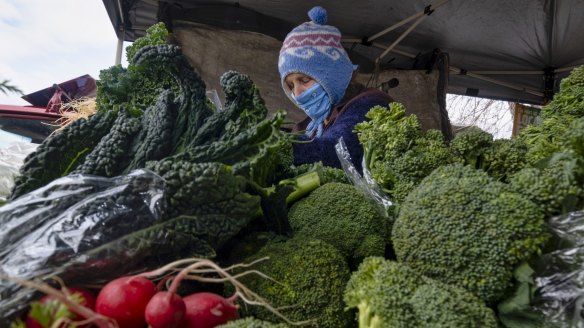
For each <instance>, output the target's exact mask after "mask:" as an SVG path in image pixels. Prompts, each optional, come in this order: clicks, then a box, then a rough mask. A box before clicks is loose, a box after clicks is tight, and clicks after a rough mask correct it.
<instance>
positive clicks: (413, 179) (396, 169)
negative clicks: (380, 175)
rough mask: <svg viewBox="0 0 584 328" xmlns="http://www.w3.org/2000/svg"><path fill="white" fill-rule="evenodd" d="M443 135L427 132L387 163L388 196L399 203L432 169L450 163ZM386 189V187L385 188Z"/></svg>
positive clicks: (434, 131)
mask: <svg viewBox="0 0 584 328" xmlns="http://www.w3.org/2000/svg"><path fill="white" fill-rule="evenodd" d="M452 159H453V157H452V152H451V151H450V150H449V149H448V146H447V144H446V140H445V138H444V135H443V134H442V132H441V131H439V130H434V129H432V130H428V131H426V132H424V133H423V134H421V135H420V136H419V137H418V138H416V139H415V140H414V141H413V143H412V145H411V148H410V149H408V150H407V151H405V152H404V153H403V154H401V155H400V156H399V157H396V158H395V160H394V161H393V162H391V163H387V165H386V171H387V172H391V174H390V176H392V177H393V181H392V183H391V187H390V189H389V190H388V194H389V195H390V196H391V197H392V200H394V201H396V202H398V203H401V202H403V200H404V199H405V197H406V196H407V195H408V193H409V192H410V191H412V189H413V188H414V187H415V186H416V185H417V184H418V183H419V182H420V181H421V180H422V179H423V178H424V177H426V176H427V175H428V174H430V173H431V172H432V171H434V169H436V168H438V167H440V166H442V165H446V164H449V163H451V162H452ZM386 187H387V186H386Z"/></svg>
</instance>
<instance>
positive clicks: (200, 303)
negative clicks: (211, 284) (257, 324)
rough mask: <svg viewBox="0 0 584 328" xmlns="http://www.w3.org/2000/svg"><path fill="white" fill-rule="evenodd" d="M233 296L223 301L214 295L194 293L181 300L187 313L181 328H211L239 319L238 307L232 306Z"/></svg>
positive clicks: (220, 297)
mask: <svg viewBox="0 0 584 328" xmlns="http://www.w3.org/2000/svg"><path fill="white" fill-rule="evenodd" d="M235 297H236V296H235V295H234V296H232V297H230V298H228V299H225V298H223V297H222V296H220V295H217V294H214V293H206V292H202V293H196V294H192V295H189V296H187V297H185V298H184V299H183V300H184V302H185V304H186V307H187V312H186V313H185V317H184V319H183V322H182V325H181V327H182V328H213V327H216V326H219V325H222V324H225V323H226V322H228V321H230V320H235V319H239V313H238V312H237V310H238V306H237V305H235V304H233V302H234V301H235Z"/></svg>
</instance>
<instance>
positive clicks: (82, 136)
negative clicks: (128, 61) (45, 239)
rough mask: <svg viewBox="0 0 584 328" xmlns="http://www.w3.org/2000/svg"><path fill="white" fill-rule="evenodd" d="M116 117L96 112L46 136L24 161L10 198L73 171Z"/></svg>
mask: <svg viewBox="0 0 584 328" xmlns="http://www.w3.org/2000/svg"><path fill="white" fill-rule="evenodd" d="M114 120H115V114H114V113H110V112H97V113H96V114H95V115H93V116H91V117H90V118H89V119H79V120H76V121H75V122H73V123H71V124H69V125H68V126H67V127H65V128H64V129H63V130H62V131H60V132H58V133H55V134H53V135H51V136H50V137H48V138H47V139H45V141H43V143H42V144H41V145H40V146H39V147H38V148H37V149H36V150H35V151H34V152H33V153H31V154H29V155H28V156H27V157H26V159H25V160H24V164H23V165H22V166H21V168H20V175H19V176H18V177H17V178H16V181H15V186H14V188H13V190H12V195H11V197H10V198H11V199H16V198H18V197H19V196H22V195H24V194H26V193H28V192H30V191H32V190H34V189H37V188H40V187H43V186H45V185H47V184H48V183H50V182H51V181H53V180H55V179H57V178H59V177H61V176H64V175H67V174H68V173H69V172H71V171H72V170H74V169H75V168H76V167H78V166H79V165H80V164H81V163H83V161H84V159H85V158H86V156H87V155H88V154H89V153H90V152H91V150H92V149H93V148H94V147H95V146H96V145H97V144H98V143H99V141H100V140H101V138H102V137H103V136H105V135H106V134H108V132H110V129H111V128H112V125H113V124H114Z"/></svg>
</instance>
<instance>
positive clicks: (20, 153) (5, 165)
mask: <svg viewBox="0 0 584 328" xmlns="http://www.w3.org/2000/svg"><path fill="white" fill-rule="evenodd" d="M37 147H38V145H37V144H32V143H28V142H23V141H14V142H12V143H10V144H9V145H8V146H6V147H0V203H2V202H6V200H7V199H8V197H9V196H10V193H11V191H12V188H13V187H14V178H16V176H18V174H19V173H18V170H19V169H20V166H21V165H22V163H24V159H25V158H26V156H28V154H30V153H32V152H33V151H35V150H36V148H37Z"/></svg>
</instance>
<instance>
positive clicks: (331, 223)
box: [288, 183, 389, 266]
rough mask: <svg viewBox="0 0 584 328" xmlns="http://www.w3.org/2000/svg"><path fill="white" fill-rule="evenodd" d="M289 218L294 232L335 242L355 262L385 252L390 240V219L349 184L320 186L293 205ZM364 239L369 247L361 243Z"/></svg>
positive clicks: (333, 243)
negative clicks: (364, 246)
mask: <svg viewBox="0 0 584 328" xmlns="http://www.w3.org/2000/svg"><path fill="white" fill-rule="evenodd" d="M288 220H289V222H290V226H291V227H292V230H293V231H294V234H295V235H297V236H305V237H310V238H315V239H320V240H323V241H325V242H327V243H329V244H331V245H333V246H335V247H336V248H338V249H339V251H340V252H341V253H342V254H343V255H344V256H345V257H346V258H347V259H348V260H349V261H350V263H351V264H352V265H355V266H356V265H357V264H359V262H360V261H361V260H362V259H363V258H364V257H367V256H373V255H378V256H382V255H383V254H384V252H385V244H386V243H387V241H388V240H389V239H388V237H389V233H388V228H389V227H388V225H389V219H387V218H385V217H383V216H382V215H381V214H380V212H379V209H378V208H377V207H376V205H375V204H374V203H373V201H372V200H371V199H369V198H368V197H367V196H366V195H365V194H364V193H363V192H361V191H360V190H359V189H357V188H356V187H355V186H353V185H349V184H342V183H327V184H325V185H323V186H321V187H319V188H317V189H316V190H314V191H313V192H312V193H311V194H310V195H308V196H307V197H305V198H303V199H301V200H299V201H298V202H296V203H294V205H292V207H291V208H290V211H289V212H288ZM373 236H376V237H375V238H373ZM363 243H366V244H367V246H368V247H367V248H363V247H361V246H362V244H363Z"/></svg>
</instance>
